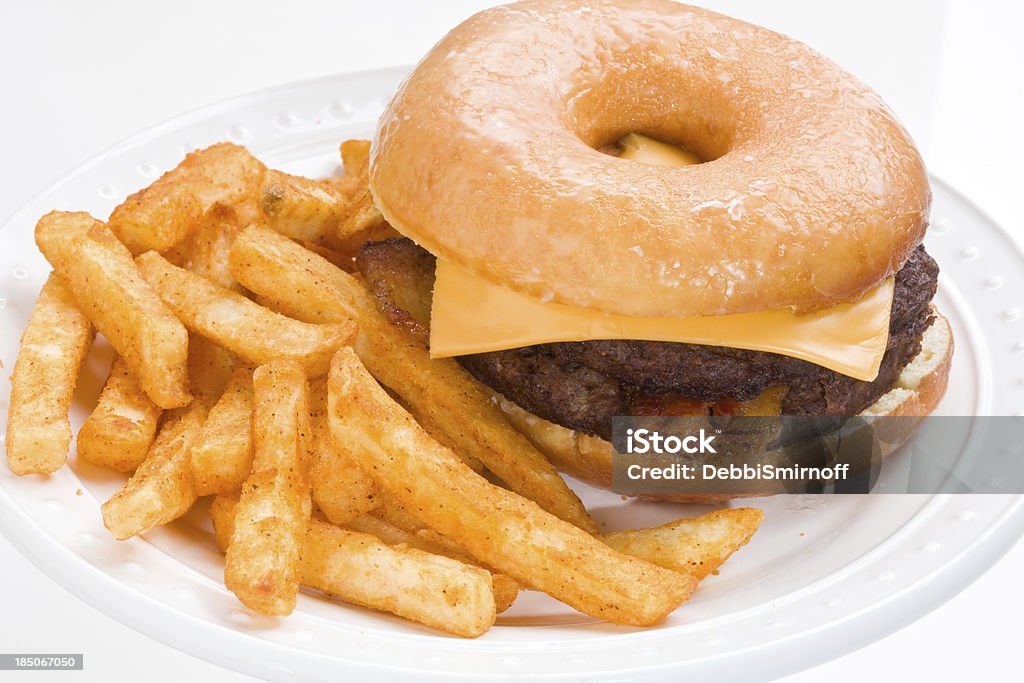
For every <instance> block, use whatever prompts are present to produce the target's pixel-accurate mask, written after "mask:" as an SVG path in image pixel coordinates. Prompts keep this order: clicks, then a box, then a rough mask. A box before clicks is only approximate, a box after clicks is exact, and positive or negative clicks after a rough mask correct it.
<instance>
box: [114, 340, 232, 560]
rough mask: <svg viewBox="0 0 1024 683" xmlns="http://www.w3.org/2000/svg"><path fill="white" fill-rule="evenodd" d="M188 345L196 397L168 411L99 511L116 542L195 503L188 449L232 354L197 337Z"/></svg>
mask: <svg viewBox="0 0 1024 683" xmlns="http://www.w3.org/2000/svg"><path fill="white" fill-rule="evenodd" d="M190 346H191V349H190V351H189V366H190V369H191V377H192V382H193V387H194V389H195V397H194V398H193V400H192V402H191V403H189V404H188V405H187V406H185V407H184V408H175V409H174V410H170V411H168V412H167V413H165V415H164V419H163V423H162V424H161V426H160V431H159V432H158V433H157V436H156V440H155V441H154V442H153V445H152V446H151V447H150V449H149V453H148V454H147V455H146V459H145V460H144V461H143V463H142V464H141V465H139V467H138V469H136V470H135V473H134V474H133V475H132V476H131V478H130V479H128V481H127V482H125V484H124V485H123V486H122V487H121V488H120V489H118V490H117V491H116V492H115V493H114V495H113V496H111V498H110V500H108V501H107V502H106V503H104V504H103V507H102V509H101V510H102V513H103V524H104V525H105V526H106V527H107V529H108V530H109V531H110V533H111V534H112V535H113V536H114V538H116V539H118V540H124V539H126V538H131V537H132V536H135V535H137V534H141V533H144V532H146V531H148V530H150V529H152V528H153V527H157V526H160V525H162V524H167V523H168V522H171V521H173V520H175V519H177V518H178V517H181V516H182V515H183V514H185V513H186V512H188V510H189V508H191V507H192V504H193V503H195V501H196V497H197V494H196V490H195V485H194V483H193V481H192V467H191V461H190V458H189V451H190V450H191V448H192V444H193V443H194V442H195V439H196V436H198V435H199V431H200V430H201V429H202V427H203V422H204V421H205V420H206V415H207V413H208V412H209V409H210V406H211V405H212V404H213V402H214V401H215V400H216V397H217V395H218V393H219V392H220V391H221V390H222V389H223V386H224V385H223V382H224V377H225V376H226V375H227V372H228V371H229V368H230V362H231V358H230V356H228V355H227V354H226V353H224V352H223V350H222V349H219V348H217V347H215V346H214V345H213V344H211V343H209V342H207V341H206V340H204V339H195V338H194V339H192V342H191V344H190Z"/></svg>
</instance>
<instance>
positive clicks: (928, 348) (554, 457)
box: [494, 311, 953, 503]
mask: <svg viewBox="0 0 1024 683" xmlns="http://www.w3.org/2000/svg"><path fill="white" fill-rule="evenodd" d="M952 359H953V333H952V331H951V330H950V328H949V321H948V320H946V318H944V317H943V316H942V315H941V314H940V313H938V312H937V311H936V312H935V322H934V323H932V324H931V325H930V326H929V327H928V329H927V330H925V332H924V335H923V336H922V337H921V350H920V352H918V354H917V355H916V356H914V358H913V360H911V361H910V363H908V364H907V366H906V367H905V368H903V371H902V372H900V374H899V377H897V378H896V383H895V384H894V385H893V387H892V388H891V389H890V390H889V391H888V392H887V393H885V394H884V395H883V396H881V397H880V398H879V399H878V400H877V401H875V402H874V403H873V404H871V405H870V406H868V407H867V408H866V409H865V410H864V411H863V412H862V413H861V415H863V416H870V417H881V416H888V417H892V416H908V417H915V416H916V417H921V418H924V417H925V416H927V415H930V414H931V413H932V411H934V410H935V408H936V407H937V406H938V405H939V401H941V400H942V397H943V396H944V395H945V393H946V386H947V384H948V383H949V366H950V364H951V362H952ZM494 400H495V401H496V402H497V403H498V405H499V406H500V407H501V409H502V410H503V411H504V412H505V415H506V417H508V420H509V422H511V423H512V425H513V426H514V427H515V428H516V429H517V430H519V431H520V432H522V433H523V435H524V436H526V438H528V439H529V440H530V441H532V442H533V444H534V445H535V446H536V447H537V448H538V449H539V450H540V451H541V452H542V453H544V454H545V455H547V456H548V459H549V460H551V462H552V463H553V464H554V465H555V467H557V468H558V469H559V470H561V471H562V472H564V473H565V474H568V475H569V476H571V477H575V478H576V479H579V480H580V481H585V482H587V483H588V484H592V485H594V486H598V487H601V488H606V489H607V488H611V485H612V445H611V443H610V442H608V441H605V440H604V439H601V438H599V437H596V436H590V435H589V434H581V433H579V432H576V431H573V430H571V429H567V428H565V427H561V426H559V425H556V424H554V423H552V422H548V421H547V420H543V419H541V418H539V417H537V416H536V415H533V414H532V413H529V412H527V411H525V410H523V409H522V408H520V407H519V406H518V405H516V404H515V403H513V402H511V401H509V400H508V399H506V398H505V397H503V396H501V395H500V394H495V395H494ZM916 425H917V422H914V423H912V424H910V425H907V424H905V423H902V424H901V427H900V431H901V432H902V433H900V434H898V435H896V434H893V435H888V436H889V438H887V439H886V443H887V446H888V448H887V449H886V451H887V452H886V453H885V455H888V454H890V453H892V452H893V451H895V450H897V449H898V448H899V447H900V446H901V445H903V444H904V443H906V441H907V440H908V439H909V438H910V436H911V435H912V434H913V432H914V427H916ZM731 497H739V496H711V495H684V494H680V495H666V496H644V498H649V499H651V500H666V501H673V502H678V503H691V502H697V503H712V502H716V501H721V500H728V499H729V498H731Z"/></svg>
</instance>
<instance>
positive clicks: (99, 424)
mask: <svg viewBox="0 0 1024 683" xmlns="http://www.w3.org/2000/svg"><path fill="white" fill-rule="evenodd" d="M162 412H163V411H162V410H161V409H160V406H158V405H157V404H155V403H153V401H151V400H150V398H149V396H147V395H146V392H144V391H143V390H142V387H140V386H139V383H138V381H137V380H136V379H135V376H134V375H133V374H132V372H131V370H129V369H128V364H127V363H126V362H125V360H124V359H123V358H121V357H120V356H118V357H117V358H115V359H114V362H113V363H112V364H111V366H110V374H109V375H108V376H107V382H106V384H104V385H103V392H102V393H101V394H100V398H99V402H98V403H97V404H96V407H95V408H94V409H93V411H92V413H90V414H89V417H87V418H86V420H85V422H84V423H83V424H82V428H81V429H80V430H78V439H77V441H76V445H77V448H78V455H79V456H80V457H82V458H84V459H85V460H87V461H89V462H91V463H92V464H94V465H99V466H101V467H109V468H111V469H114V470H117V471H118V472H132V471H134V470H135V468H136V467H138V466H139V465H141V464H142V461H143V460H145V459H146V454H147V453H148V452H149V448H150V446H152V445H153V439H154V438H155V437H156V428H157V425H158V423H159V422H160V415H161V413H162Z"/></svg>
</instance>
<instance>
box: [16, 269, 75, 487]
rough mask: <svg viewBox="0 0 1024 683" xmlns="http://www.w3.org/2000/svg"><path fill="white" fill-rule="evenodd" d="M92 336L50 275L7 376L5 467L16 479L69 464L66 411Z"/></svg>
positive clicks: (66, 290)
mask: <svg viewBox="0 0 1024 683" xmlns="http://www.w3.org/2000/svg"><path fill="white" fill-rule="evenodd" d="M94 336H95V330H94V329H93V326H92V324H91V323H90V322H89V319H88V318H87V317H86V316H85V314H83V313H82V311H81V309H80V308H79V307H78V304H77V303H76V302H75V299H74V297H73V296H72V295H71V291H70V289H69V288H68V286H67V284H66V283H65V282H64V281H63V280H61V279H60V278H59V277H58V276H57V275H55V274H53V273H51V274H50V277H49V279H47V281H46V284H44V285H43V289H42V291H40V292H39V298H38V299H37V300H36V305H35V308H33V309H32V316H31V317H30V318H29V321H28V326H27V327H26V328H25V332H24V333H23V334H22V335H21V348H20V349H19V350H18V359H17V360H16V361H15V363H14V370H13V371H12V372H11V397H10V398H11V404H10V407H9V408H8V411H7V464H8V466H10V468H11V471H12V472H14V473H15V474H50V473H51V472H56V471H57V470H58V469H60V468H61V466H62V465H64V463H65V462H66V461H67V459H68V447H69V446H70V444H71V423H70V422H69V421H68V409H69V408H70V407H71V397H72V395H73V394H74V392H75V385H76V384H77V383H78V371H79V370H80V369H81V367H82V361H83V360H84V359H85V354H87V353H88V352H89V348H90V347H91V346H92V340H93V337H94Z"/></svg>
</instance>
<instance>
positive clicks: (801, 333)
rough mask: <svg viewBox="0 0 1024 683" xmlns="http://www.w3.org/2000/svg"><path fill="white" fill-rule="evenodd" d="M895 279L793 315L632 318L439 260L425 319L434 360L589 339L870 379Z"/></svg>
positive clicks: (884, 335) (883, 337) (885, 337)
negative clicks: (786, 363) (747, 357)
mask: <svg viewBox="0 0 1024 683" xmlns="http://www.w3.org/2000/svg"><path fill="white" fill-rule="evenodd" d="M892 294H893V279H892V278H889V279H888V280H886V281H885V282H883V283H882V284H880V285H878V286H877V287H875V288H874V289H872V290H871V291H869V292H867V293H866V294H864V295H863V296H862V297H861V298H860V299H858V300H856V301H853V302H848V303H842V304H839V305H837V306H833V307H831V308H828V309H824V310H820V311H815V312H812V313H806V314H796V313H794V312H793V311H791V310H790V309H776V310H772V311H761V312H757V313H741V314H736V315H721V316H708V317H694V318H634V317H630V316H624V315H613V314H608V313H602V312H600V311H591V310H587V309H583V308H577V307H574V306H566V305H563V304H557V303H543V302H541V301H538V300H537V299H534V298H532V297H530V296H527V295H525V294H522V293H520V292H516V291H513V290H511V289H507V288H505V287H502V286H500V285H496V284H494V283H492V282H490V281H488V280H485V279H484V278H481V277H478V276H475V275H472V274H470V273H467V272H466V271H464V270H462V269H460V268H458V267H456V266H453V265H451V264H450V263H447V262H445V261H438V262H437V278H436V280H435V282H434V299H433V308H432V311H431V316H430V355H431V356H433V357H435V358H443V357H448V356H461V355H464V354H469V353H483V352H486V351H500V350H503V349H516V348H520V347H523V346H530V345H532V344H546V343H550V342H559V341H588V340H592V339H644V340H649V341H666V342H687V343H690V344H707V345H712V346H728V347H732V348H737V349H751V350H754V351H770V352H772V353H780V354H782V355H785V356H792V357H793V358H800V359H802V360H806V361H809V362H811V363H815V364H816V365H821V366H824V367H826V368H829V369H831V370H835V371H836V372H839V373H841V374H844V375H849V376H850V377H854V378H856V379H860V380H868V381H870V380H873V379H874V378H875V376H876V375H877V374H878V368H879V366H880V365H881V363H882V356H883V355H884V354H885V347H886V344H887V342H888V339H889V313H890V312H891V310H892Z"/></svg>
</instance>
